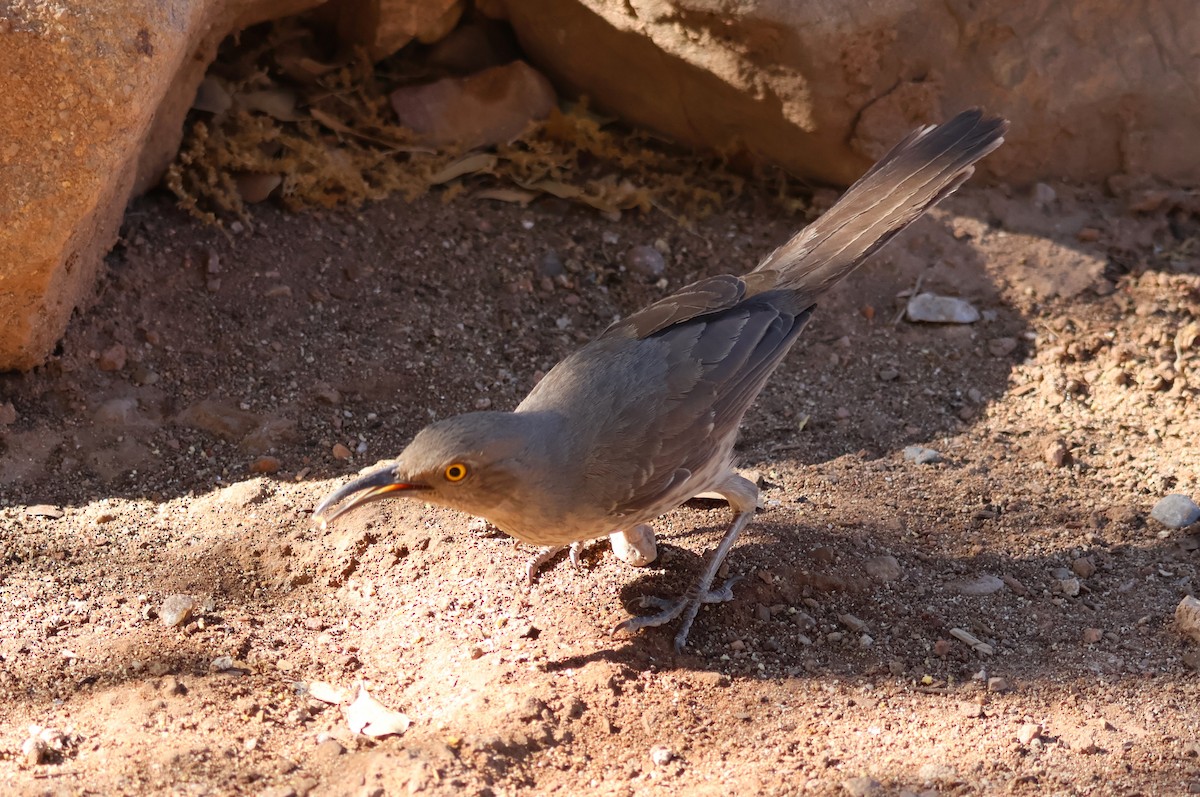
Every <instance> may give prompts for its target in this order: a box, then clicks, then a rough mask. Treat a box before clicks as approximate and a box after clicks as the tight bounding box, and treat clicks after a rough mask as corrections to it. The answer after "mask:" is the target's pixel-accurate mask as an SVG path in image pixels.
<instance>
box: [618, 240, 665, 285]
mask: <svg viewBox="0 0 1200 797" xmlns="http://www.w3.org/2000/svg"><path fill="white" fill-rule="evenodd" d="M625 268H627V269H629V270H630V271H632V272H633V273H634V274H639V275H641V276H643V277H647V278H649V279H653V280H656V279H658V278H659V277H661V276H662V275H663V273H664V272H665V271H666V269H667V266H666V261H664V260H663V256H662V253H661V252H659V251H658V250H657V249H655V248H654V247H653V246H644V245H643V246H632V247H630V248H629V250H628V251H626V252H625Z"/></svg>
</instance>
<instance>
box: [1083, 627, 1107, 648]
mask: <svg viewBox="0 0 1200 797" xmlns="http://www.w3.org/2000/svg"><path fill="white" fill-rule="evenodd" d="M1101 639H1104V632H1103V631H1101V630H1100V629H1099V628H1085V629H1083V641H1084V644H1087V645H1094V644H1096V643H1097V642H1099V641H1100V640H1101Z"/></svg>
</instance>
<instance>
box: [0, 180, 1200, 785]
mask: <svg viewBox="0 0 1200 797" xmlns="http://www.w3.org/2000/svg"><path fill="white" fill-rule="evenodd" d="M1054 188H1055V191H1056V195H1055V196H1051V195H1050V193H1047V192H1046V191H1042V192H1040V193H1038V194H1036V195H1034V194H1031V193H1030V192H1028V191H1015V190H1014V191H1006V190H1002V189H968V190H965V191H963V192H961V193H960V194H959V195H957V196H955V197H953V198H952V199H951V201H949V202H947V203H945V205H944V206H943V208H942V209H940V210H938V211H937V212H935V213H934V214H932V215H931V217H929V218H927V219H925V220H922V221H921V222H920V223H919V224H918V225H917V226H916V227H915V228H914V229H913V230H912V231H910V232H909V233H908V234H906V235H905V236H904V237H902V238H901V239H899V240H898V241H897V242H895V243H894V244H893V245H891V246H890V247H889V248H888V249H887V250H885V251H884V252H883V253H882V254H881V256H879V257H877V258H876V259H875V260H874V261H873V262H871V263H870V264H869V265H868V266H866V267H865V268H863V269H862V270H861V271H860V272H859V273H857V274H855V275H853V276H852V277H851V278H850V279H849V280H848V281H847V282H846V283H845V284H844V285H842V286H840V287H839V288H838V289H837V290H836V291H835V292H834V294H833V295H831V296H830V297H829V300H828V301H826V302H825V303H824V304H823V306H822V307H821V308H820V309H819V311H818V313H817V318H816V320H815V321H814V323H813V324H812V326H811V327H810V329H809V330H808V332H807V333H806V337H805V338H804V339H803V340H802V341H801V343H800V344H799V345H798V346H797V347H796V349H795V350H794V351H793V353H792V355H791V356H790V358H789V359H788V360H787V362H786V363H785V364H784V366H783V367H782V368H781V370H780V371H779V372H778V373H777V375H776V377H775V379H774V380H773V382H772V383H771V384H770V386H769V387H768V388H767V390H766V391H765V392H764V394H763V395H762V397H761V398H760V400H759V402H758V404H757V406H756V407H755V409H754V410H752V412H751V414H750V415H749V416H748V418H747V421H746V424H745V426H744V430H743V437H742V441H741V444H740V452H741V457H742V463H743V465H744V466H745V467H746V468H748V469H752V470H756V471H758V472H759V473H760V474H761V478H762V479H763V482H764V485H765V488H764V491H763V498H764V508H763V511H762V512H761V513H760V514H759V516H758V518H757V522H755V523H754V524H753V525H752V526H751V528H750V529H749V531H748V532H747V533H746V534H745V535H744V537H743V539H742V540H741V542H740V543H739V544H738V546H737V547H736V548H735V549H734V551H733V553H732V555H731V556H730V558H729V569H730V572H731V573H732V574H735V575H743V576H745V580H744V581H743V582H742V583H741V584H739V585H738V587H737V588H736V590H735V592H736V598H735V600H734V601H732V602H731V603H727V604H722V605H719V606H713V607H708V608H706V609H705V610H704V611H703V612H702V613H701V615H700V619H699V620H698V622H697V625H696V627H695V629H694V630H693V632H692V637H691V643H692V644H691V646H690V647H689V648H688V650H687V651H686V652H685V653H684V654H682V655H677V654H675V653H674V652H673V650H672V648H671V635H672V633H673V631H672V630H671V629H670V628H667V629H650V630H647V631H644V632H642V633H640V634H638V635H636V636H633V637H620V636H618V637H614V636H610V635H609V633H608V630H609V628H611V626H612V625H613V624H614V623H615V622H617V621H619V620H620V619H621V618H623V617H625V616H627V615H628V613H629V612H630V611H637V608H638V601H637V599H638V597H640V596H642V595H647V594H659V593H666V592H669V591H673V590H680V589H682V588H683V587H684V586H685V585H686V583H687V582H688V580H689V579H690V578H691V577H692V576H693V574H694V572H695V571H696V569H697V568H698V566H699V562H700V559H699V557H700V556H701V554H702V553H703V552H704V551H705V550H706V549H707V548H708V547H710V546H712V545H714V544H715V542H716V540H717V539H718V538H719V536H720V534H721V532H722V530H723V526H724V523H725V522H726V520H727V511H726V510H725V508H724V507H723V506H720V505H711V506H689V507H684V508H681V509H679V510H676V511H674V512H672V513H670V514H669V515H667V516H665V517H664V518H662V519H661V521H660V522H659V524H658V530H659V533H660V540H661V545H660V551H661V556H660V558H659V560H658V561H657V562H656V563H655V564H654V565H652V566H651V567H649V568H647V569H644V570H636V569H633V568H631V567H629V566H627V565H625V564H623V563H622V562H620V561H619V560H617V559H616V558H615V557H614V556H613V554H612V552H611V550H610V549H609V547H608V545H607V543H604V544H598V545H596V546H595V547H594V548H592V549H591V550H590V551H589V552H588V554H587V556H586V557H585V566H584V567H583V568H582V569H581V570H576V569H575V568H573V567H571V565H570V564H569V563H568V562H566V561H565V559H560V560H557V561H556V562H555V563H554V564H553V565H552V566H551V567H550V568H549V569H548V570H547V571H546V572H545V573H544V574H543V575H542V577H541V579H540V580H539V581H538V582H537V583H536V584H535V585H534V586H533V587H531V588H527V587H526V586H525V584H524V582H523V579H522V577H521V571H522V568H523V566H524V563H525V561H526V559H527V558H528V556H529V555H530V553H531V550H530V549H528V548H526V547H524V546H521V545H519V544H517V543H515V542H513V541H512V540H510V539H509V538H507V537H504V536H503V535H500V534H498V533H497V532H494V531H491V530H489V529H488V528H487V527H486V526H485V525H484V524H483V523H481V522H479V521H475V520H472V519H471V518H468V517H464V516H461V515H458V514H456V513H454V512H450V511H446V510H441V509H436V508H432V507H428V506H423V505H421V504H419V503H404V502H392V503H378V504H374V505H373V506H371V507H370V508H367V509H363V510H361V511H360V512H358V513H355V514H352V515H350V516H348V517H347V518H346V519H345V521H344V522H340V523H338V524H336V525H335V526H333V527H332V528H330V529H329V530H327V531H319V530H317V529H314V528H312V527H311V525H310V522H309V516H310V513H311V510H312V507H313V506H314V505H315V504H316V503H317V502H318V501H319V500H320V498H321V497H322V496H323V495H324V494H326V493H327V492H328V491H329V490H331V489H332V488H334V487H336V486H338V485H340V484H342V483H344V482H345V480H346V479H347V478H348V477H349V476H351V475H353V474H354V473H356V472H357V471H358V470H359V469H362V468H364V467H368V466H371V465H374V464H375V463H377V462H378V461H380V460H383V459H386V458H388V457H389V456H390V455H394V454H395V453H396V452H398V451H399V450H400V449H401V448H402V446H403V445H404V444H405V442H406V441H407V440H408V439H409V438H410V437H411V436H412V435H413V434H414V433H415V432H416V431H417V430H418V429H419V428H420V427H421V426H422V425H423V424H425V423H427V422H428V421H429V420H430V419H432V418H437V417H443V416H446V415H448V414H452V413H456V412H462V411H467V410H472V409H476V408H480V407H484V406H490V407H492V408H496V409H503V408H509V407H512V406H514V405H515V404H516V403H517V402H518V401H519V399H520V398H521V396H522V395H524V393H525V392H526V391H527V390H528V389H529V388H530V386H531V385H532V384H533V383H534V380H535V379H536V378H537V376H538V375H539V372H544V371H545V370H547V369H548V368H549V367H550V366H551V365H552V364H553V363H554V362H555V361H556V360H557V359H558V358H559V357H561V356H563V355H564V354H565V353H567V352H569V351H571V350H572V348H573V347H575V346H577V345H579V344H580V342H582V341H585V340H587V339H589V338H590V337H591V336H593V335H595V334H596V333H598V332H599V331H600V330H602V329H603V328H604V327H605V326H606V325H607V324H608V323H609V322H610V321H611V320H612V318H613V317H614V316H617V315H622V314H627V313H629V312H631V311H633V310H635V309H637V308H638V307H639V306H641V305H643V304H645V303H647V302H649V301H652V300H654V299H655V298H657V297H660V296H662V295H664V294H665V292H668V291H670V290H673V289H674V288H676V287H679V286H680V285H682V284H683V283H685V282H686V281H690V280H692V279H695V278H697V277H699V276H704V275H710V274H716V273H721V272H726V271H732V272H740V271H744V270H747V269H748V268H750V267H751V266H752V265H753V264H754V263H755V262H756V261H757V260H758V259H759V258H760V257H762V256H763V255H764V254H765V253H767V252H768V251H770V249H771V248H773V247H774V246H775V245H777V244H779V243H781V242H782V241H783V240H785V239H786V238H787V237H788V235H789V234H790V233H791V232H792V231H793V229H794V228H796V227H797V226H799V225H800V224H801V223H802V222H803V220H802V219H798V218H788V217H785V215H784V214H783V213H782V212H781V211H779V210H778V209H776V207H775V206H774V205H773V204H772V203H770V202H769V201H767V200H766V198H765V197H761V196H757V195H753V194H751V195H750V196H748V197H746V198H744V199H743V200H740V201H738V202H737V203H735V204H733V205H731V206H730V207H728V208H727V209H726V210H725V211H723V212H721V213H720V214H718V215H715V216H713V217H710V218H708V219H707V220H705V221H703V222H701V223H700V224H699V225H698V227H697V228H696V229H695V230H694V231H689V230H686V229H684V228H682V227H680V226H679V225H677V224H676V223H674V222H673V221H671V220H670V219H668V218H666V217H664V216H662V215H657V214H654V215H650V216H646V217H638V216H636V215H626V216H625V217H624V218H622V219H621V220H620V221H606V220H604V219H601V218H599V217H598V216H597V215H595V214H594V213H589V212H586V211H583V210H579V209H576V208H573V207H570V206H567V205H564V204H561V203H558V202H553V201H542V202H539V203H535V204H534V205H533V206H531V207H529V208H526V209H522V208H519V207H516V206H511V205H500V204H493V203H488V202H483V201H471V200H470V199H461V200H459V201H456V202H454V203H452V204H449V205H446V204H443V203H441V202H440V201H439V200H438V199H437V198H436V197H430V198H426V199H423V200H421V201H419V202H416V203H415V204H411V205H410V204H405V203H404V202H402V201H400V200H394V201H387V202H383V203H379V204H375V205H371V206H369V207H367V208H365V209H364V210H362V211H361V212H350V211H347V212H336V213H321V214H308V215H286V214H283V213H281V212H279V211H277V210H275V209H272V208H270V207H261V208H259V209H257V210H256V211H255V214H254V217H253V226H254V230H253V232H252V233H251V232H249V231H246V232H242V233H238V234H233V235H226V234H224V233H222V232H221V231H220V230H217V229H214V228H212V227H207V226H204V225H201V224H198V223H196V222H194V221H192V220H191V219H189V218H187V217H184V216H183V215H182V214H180V213H179V212H177V211H175V210H174V209H173V208H172V207H171V206H170V204H169V202H167V201H166V200H164V199H162V198H155V197H151V198H148V199H144V200H141V201H139V202H138V203H137V204H136V205H135V206H134V207H133V208H132V209H131V212H130V213H129V215H128V219H127V224H126V229H125V233H124V242H123V245H122V246H121V247H119V248H118V250H117V251H116V252H115V253H114V254H113V255H112V256H111V258H110V263H109V266H110V268H109V274H108V276H107V278H106V280H105V282H104V284H103V286H102V289H101V291H100V297H99V299H98V301H97V302H96V304H95V305H94V306H93V307H91V308H90V309H88V310H87V311H86V312H83V313H80V314H79V316H78V317H77V318H76V319H75V321H74V322H73V324H72V325H71V328H70V330H69V332H68V335H67V337H66V340H65V341H64V342H63V344H62V347H61V351H60V352H59V353H58V354H57V355H56V356H55V358H54V359H53V361H52V362H51V363H50V364H48V365H47V366H45V367H43V368H40V369H38V370H37V371H36V372H34V373H31V374H26V375H17V374H9V375H4V376H0V391H2V393H0V421H4V422H6V425H5V426H4V427H3V429H2V430H0V489H2V492H0V496H2V497H0V699H2V701H3V706H4V710H3V712H2V713H0V778H2V779H3V781H4V783H5V784H6V785H5V787H4V791H5V792H6V793H15V794H139V795H140V794H151V793H163V794H264V795H274V796H275V797H284V796H285V795H305V794H313V795H321V794H352V795H383V794H387V795H392V794H405V793H430V794H455V795H458V794H467V795H508V794H525V793H529V794H548V793H560V794H621V795H631V794H640V793H647V792H650V791H654V792H655V793H668V794H688V795H704V794H714V795H715V794H722V795H724V794H799V793H804V794H830V795H834V794H849V795H867V794H914V793H915V794H994V793H1017V794H1124V795H1128V794H1147V795H1150V794H1161V795H1177V794H1185V793H1198V792H1200V742H1198V741H1197V735H1198V733H1200V702H1198V698H1200V687H1198V685H1197V677H1196V672H1195V668H1196V667H1197V666H1198V665H1200V661H1198V658H1197V647H1196V645H1195V644H1194V643H1191V642H1189V641H1188V640H1187V639H1186V638H1185V637H1184V636H1183V635H1181V633H1180V632H1179V630H1178V629H1177V628H1176V626H1175V623H1174V621H1173V619H1172V618H1173V612H1174V610H1175V607H1176V605H1177V604H1178V603H1179V601H1180V599H1181V598H1182V597H1183V596H1185V595H1187V594H1190V593H1192V592H1194V591H1195V589H1196V572H1197V565H1198V564H1200V554H1198V553H1197V550H1200V533H1198V532H1197V529H1196V528H1195V527H1193V528H1192V529H1190V530H1189V529H1182V530H1171V529H1167V528H1164V527H1163V526H1161V525H1159V524H1158V523H1157V522H1156V521H1154V520H1152V519H1150V518H1149V510H1150V508H1151V507H1152V506H1153V504H1154V502H1155V501H1157V500H1158V499H1159V498H1161V497H1162V496H1163V495H1165V494H1168V493H1184V494H1190V495H1193V496H1196V495H1197V494H1198V493H1200V485H1198V480H1200V471H1198V465H1197V463H1198V462H1200V413H1198V412H1197V407H1196V403H1197V402H1196V399H1197V395H1198V394H1200V345H1197V344H1196V342H1195V341H1194V335H1192V334H1191V333H1190V332H1189V327H1188V324H1189V323H1194V319H1195V318H1196V316H1197V314H1198V312H1200V255H1198V253H1197V248H1196V241H1197V238H1196V235H1197V227H1198V225H1197V217H1196V215H1194V213H1192V212H1189V211H1187V210H1186V209H1182V210H1181V209H1180V208H1179V200H1180V196H1172V195H1170V194H1169V193H1163V194H1162V195H1157V194H1156V195H1150V196H1149V198H1147V195H1140V196H1139V197H1136V198H1134V197H1122V198H1119V199H1116V198H1110V197H1106V196H1103V195H1102V194H1101V193H1100V192H1099V191H1095V190H1092V191H1085V190H1075V189H1071V188H1068V187H1065V186H1055V187H1054ZM1131 203H1132V204H1133V205H1134V206H1135V208H1136V210H1135V209H1131V207H1130V204H1131ZM635 246H652V247H656V248H657V250H658V251H660V252H662V253H663V254H664V260H665V275H664V278H663V280H662V281H661V282H656V281H655V280H654V279H653V277H651V278H647V277H645V276H643V275H642V274H639V273H636V272H635V271H631V270H629V269H628V268H626V263H627V262H628V257H629V251H630V249H631V248H632V247H635ZM918 286H919V288H920V289H921V290H932V291H936V292H939V293H944V294H950V295H955V296H961V297H963V298H965V299H968V300H969V301H970V302H972V303H973V304H974V305H975V306H976V307H977V308H978V309H979V310H980V311H981V312H982V314H983V318H982V319H981V320H980V321H979V322H977V323H975V324H973V325H969V326H939V325H923V324H914V323H910V322H908V321H904V320H898V310H899V309H900V308H901V307H902V306H903V302H904V299H903V297H904V296H905V295H906V294H907V292H911V291H912V290H914V289H915V288H917V287H918ZM1191 329H1193V330H1194V327H1192V328H1191ZM9 403H11V409H12V410H14V411H15V412H6V411H5V410H4V407H5V405H7V404H9ZM14 415H15V417H14ZM910 445H920V446H924V447H927V448H930V449H934V450H936V451H937V452H938V453H939V454H940V457H941V461H939V462H935V463H930V464H918V463H915V462H911V461H908V460H906V459H905V457H904V456H903V453H902V452H903V449H904V448H905V447H906V446H910ZM1189 532H1190V533H1189ZM178 595H185V596H189V598H190V599H191V600H192V601H193V602H194V607H193V609H192V612H191V615H192V616H191V617H190V618H189V619H186V620H185V621H184V622H183V623H182V624H181V625H179V626H178V627H168V626H166V625H165V624H164V622H163V620H162V617H161V615H162V614H163V613H164V600H166V599H167V598H169V597H171V596H178ZM180 600H186V599H180V598H172V602H178V601H180ZM964 632H965V634H964ZM964 639H966V640H967V641H965V642H964V641H963V640H964ZM972 639H974V640H976V641H977V643H978V644H973V643H971V640H972ZM360 683H361V684H365V686H366V688H367V689H368V690H369V692H370V694H371V695H373V696H374V697H376V698H378V700H379V701H381V702H382V703H383V704H384V705H386V706H387V707H390V708H391V709H394V710H397V711H400V712H403V713H404V714H405V715H406V716H407V717H408V718H409V720H410V721H411V725H410V726H409V727H408V729H407V730H406V731H405V732H404V733H403V734H401V735H391V736H387V737H383V738H371V737H368V736H365V735H361V734H355V733H353V732H352V731H351V729H350V726H349V724H348V720H347V717H346V715H345V713H344V711H343V708H342V707H339V706H336V705H330V704H329V703H327V702H324V701H322V700H320V699H317V697H316V696H322V697H326V698H328V697H329V695H328V694H327V692H330V691H336V690H339V689H340V690H345V692H346V693H350V692H352V691H353V690H354V689H356V688H357V685H358V684H360ZM314 695H316V696H314ZM334 699H336V697H335V698H334ZM30 726H36V727H34V728H32V730H31V727H30ZM39 733H40V734H42V736H41V739H42V741H41V743H40V744H38V743H33V742H28V741H27V740H28V739H29V738H30V736H31V734H33V735H37V734H39Z"/></svg>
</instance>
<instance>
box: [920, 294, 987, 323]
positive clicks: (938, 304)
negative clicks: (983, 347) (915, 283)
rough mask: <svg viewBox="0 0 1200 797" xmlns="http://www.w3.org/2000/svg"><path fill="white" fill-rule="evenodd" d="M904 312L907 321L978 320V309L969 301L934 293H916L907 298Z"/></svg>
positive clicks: (945, 321)
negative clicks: (906, 306)
mask: <svg viewBox="0 0 1200 797" xmlns="http://www.w3.org/2000/svg"><path fill="white" fill-rule="evenodd" d="M905 312H906V313H907V314H908V320H909V321H922V322H924V323H927V324H974V323H975V322H976V321H978V320H979V311H978V310H976V309H975V306H974V305H973V304H971V303H970V302H968V301H966V300H964V299H958V298H955V297H953V296H938V295H937V294H935V293H918V294H917V295H916V296H914V297H912V298H911V299H909V300H908V308H907V310H906V311H905Z"/></svg>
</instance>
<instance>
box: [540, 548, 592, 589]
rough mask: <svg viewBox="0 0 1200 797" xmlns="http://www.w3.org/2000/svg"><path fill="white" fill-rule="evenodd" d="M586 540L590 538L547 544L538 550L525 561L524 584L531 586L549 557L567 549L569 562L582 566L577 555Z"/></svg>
mask: <svg viewBox="0 0 1200 797" xmlns="http://www.w3.org/2000/svg"><path fill="white" fill-rule="evenodd" d="M588 542H590V540H576V541H575V542H573V543H571V544H570V545H548V546H546V547H545V548H543V549H542V550H540V551H538V552H537V554H536V555H535V556H533V557H532V558H531V559H530V560H529V561H528V562H526V563H525V582H526V584H528V585H529V586H531V587H532V586H533V582H534V581H536V580H537V574H538V573H539V572H541V569H542V568H543V567H545V566H546V564H547V563H548V562H549V561H550V560H551V559H553V558H554V557H556V556H558V555H559V554H560V553H562V552H563V551H565V550H568V549H569V550H570V554H569V558H570V559H571V564H573V565H575V567H577V568H578V567H583V560H582V559H580V558H579V555H580V553H582V551H583V546H584V545H586V544H587V543H588Z"/></svg>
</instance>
